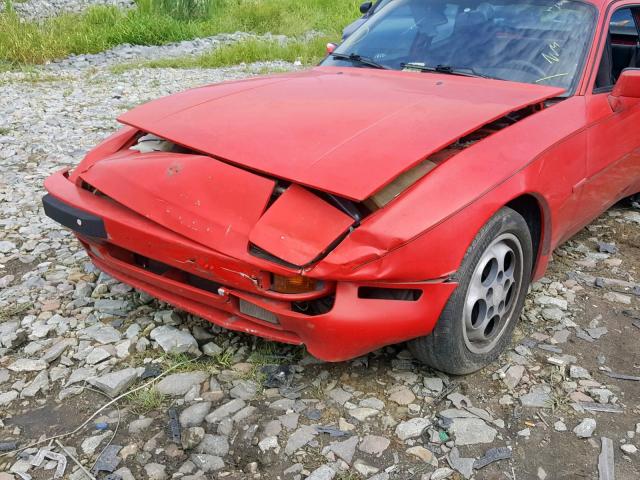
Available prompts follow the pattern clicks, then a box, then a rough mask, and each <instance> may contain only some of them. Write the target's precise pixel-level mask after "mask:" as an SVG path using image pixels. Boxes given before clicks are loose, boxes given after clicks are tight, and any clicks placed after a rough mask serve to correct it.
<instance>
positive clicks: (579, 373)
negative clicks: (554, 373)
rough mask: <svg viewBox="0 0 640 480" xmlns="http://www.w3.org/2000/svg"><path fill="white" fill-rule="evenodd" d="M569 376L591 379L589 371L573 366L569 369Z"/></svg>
mask: <svg viewBox="0 0 640 480" xmlns="http://www.w3.org/2000/svg"><path fill="white" fill-rule="evenodd" d="M569 376H570V377H571V378H591V374H589V371H588V370H587V369H586V368H583V367H580V366H578V365H571V367H569Z"/></svg>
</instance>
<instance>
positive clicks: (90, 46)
mask: <svg viewBox="0 0 640 480" xmlns="http://www.w3.org/2000/svg"><path fill="white" fill-rule="evenodd" d="M0 1H2V0H0ZM358 3H359V0H313V1H307V2H301V1H300V0H269V1H258V0H215V1H212V0H139V3H138V8H132V9H129V10H119V9H117V8H115V7H110V6H94V7H92V8H89V9H88V10H86V11H85V12H83V13H66V14H61V15H58V16H56V17H53V18H49V19H46V20H44V21H25V20H22V19H20V18H19V17H18V15H17V14H16V13H15V12H13V11H12V10H8V11H5V12H2V13H0V32H2V34H1V35H0V66H2V68H3V69H4V68H7V65H9V66H10V67H11V68H15V67H17V66H20V65H28V64H41V63H45V62H46V61H50V60H53V59H56V58H62V57H66V56H68V55H70V54H87V53H97V52H102V51H105V50H107V49H109V48H111V47H114V46H116V45H120V44H123V43H129V44H133V45H162V44H165V43H169V42H177V41H181V40H188V39H193V38H198V37H206V36H210V35H216V34H218V33H228V32H236V31H245V32H252V33H256V34H265V33H267V32H271V33H274V34H283V35H287V36H290V37H300V36H302V35H303V34H305V33H307V32H309V31H320V32H324V33H325V34H326V35H327V37H329V38H331V39H333V40H338V39H339V38H340V30H341V28H342V27H343V26H344V25H346V24H347V23H349V22H350V21H351V20H352V19H354V18H356V17H357V15H358ZM157 5H164V6H161V7H159V8H156V7H157ZM167 9H168V11H167ZM323 41H324V40H323ZM297 43H304V42H297ZM312 43H313V42H312ZM317 45H318V43H315V44H314V49H315V46H317ZM244 48H245V50H244V51H243V52H241V51H237V50H236V51H235V52H233V51H228V53H227V55H230V54H231V53H233V55H235V56H236V57H237V56H238V54H239V53H247V54H251V51H252V49H253V54H252V55H253V58H256V57H260V56H261V57H264V48H263V47H261V51H260V49H258V48H256V46H255V45H254V46H253V47H251V46H250V45H246V46H245V47H244ZM270 48H272V47H270ZM280 48H282V47H280ZM290 48H291V47H290ZM322 50H323V48H322V49H320V50H314V55H321V54H322ZM284 53H287V55H288V58H292V57H293V54H294V52H292V51H291V50H288V52H287V51H286V49H285V51H284ZM301 53H304V52H298V53H297V55H298V56H301ZM258 54H259V55H258ZM282 54H283V53H282V52H280V55H282ZM302 56H303V57H307V58H308V57H309V56H311V55H310V51H307V52H306V53H305V54H304V55H302ZM221 61H222V60H218V62H221ZM227 61H228V60H227ZM244 61H250V60H248V59H244ZM303 62H304V60H303ZM236 63H238V62H236Z"/></svg>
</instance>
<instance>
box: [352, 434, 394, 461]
mask: <svg viewBox="0 0 640 480" xmlns="http://www.w3.org/2000/svg"><path fill="white" fill-rule="evenodd" d="M390 444H391V440H389V439H388V438H385V437H380V436H378V435H366V436H365V437H364V438H363V439H362V441H361V442H360V445H359V446H358V449H359V450H360V451H361V452H364V453H368V454H369V455H375V456H376V457H380V456H381V455H382V454H383V453H384V451H385V450H386V449H387V448H389V445H390Z"/></svg>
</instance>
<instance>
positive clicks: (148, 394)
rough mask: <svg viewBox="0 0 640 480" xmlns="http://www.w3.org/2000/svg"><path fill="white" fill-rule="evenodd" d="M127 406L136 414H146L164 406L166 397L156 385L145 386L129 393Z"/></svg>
mask: <svg viewBox="0 0 640 480" xmlns="http://www.w3.org/2000/svg"><path fill="white" fill-rule="evenodd" d="M126 398H127V406H128V408H129V410H131V411H132V412H133V413H135V414H136V415H146V414H147V413H149V412H151V411H153V410H159V409H160V408H162V407H164V405H165V402H166V398H165V397H164V395H162V394H161V393H160V392H159V391H158V390H157V389H156V388H155V387H149V388H143V389H142V390H138V391H136V392H133V393H131V394H129V395H127V397H126Z"/></svg>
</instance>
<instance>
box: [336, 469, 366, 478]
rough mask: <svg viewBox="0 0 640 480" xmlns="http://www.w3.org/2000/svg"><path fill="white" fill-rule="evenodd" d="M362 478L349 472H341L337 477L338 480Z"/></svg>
mask: <svg viewBox="0 0 640 480" xmlns="http://www.w3.org/2000/svg"><path fill="white" fill-rule="evenodd" d="M361 478H362V477H360V475H358V474H357V473H355V472H351V471H347V472H340V473H338V476H337V477H336V480H360V479H361Z"/></svg>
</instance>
